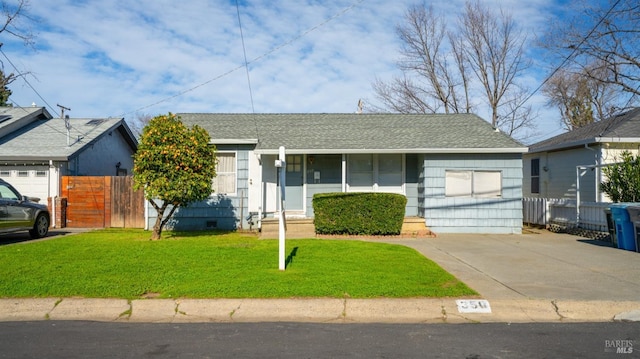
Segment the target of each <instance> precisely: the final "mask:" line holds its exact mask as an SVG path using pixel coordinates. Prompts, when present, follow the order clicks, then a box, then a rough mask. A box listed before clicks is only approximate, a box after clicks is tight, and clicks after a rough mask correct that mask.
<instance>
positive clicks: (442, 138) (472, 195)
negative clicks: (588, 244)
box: [148, 114, 527, 233]
mask: <svg viewBox="0 0 640 359" xmlns="http://www.w3.org/2000/svg"><path fill="white" fill-rule="evenodd" d="M179 115H180V117H181V118H182V121H183V122H184V123H185V124H186V125H187V126H193V125H198V126H200V127H202V128H204V129H206V130H207V131H208V132H209V134H210V136H211V143H212V144H214V145H216V147H217V149H218V152H217V158H218V166H217V177H216V178H215V179H214V183H213V194H212V196H211V197H210V198H209V200H207V201H203V202H200V203H195V204H192V205H191V206H189V207H185V208H180V209H179V210H178V211H176V213H175V218H174V220H173V222H172V223H170V224H169V227H173V228H175V229H206V228H219V229H236V228H239V227H242V228H245V229H246V228H249V223H248V217H249V216H251V219H252V221H254V222H257V221H259V219H261V218H265V217H274V215H275V212H276V210H277V205H276V203H277V177H278V176H277V170H276V167H275V160H276V159H277V157H278V148H279V147H280V146H284V147H285V150H286V166H285V169H286V171H287V173H286V214H287V217H297V218H310V217H313V206H312V199H313V195H314V194H316V193H325V192H393V193H400V194H403V195H405V196H406V197H407V199H408V201H407V206H406V216H420V217H423V218H424V219H425V223H426V225H427V226H428V227H429V228H430V229H431V230H432V231H433V232H435V233H444V232H467V233H469V232H475V233H521V230H522V154H523V153H524V152H526V150H527V148H526V147H524V146H523V145H521V144H520V143H518V142H516V141H515V140H513V139H512V138H510V137H509V136H507V135H505V134H503V133H500V132H499V131H497V130H494V129H493V128H492V127H491V125H490V124H488V123H487V122H486V121H484V120H482V119H481V118H479V117H477V116H475V115H470V114H451V115H402V114H179ZM155 216H156V215H155V212H154V211H153V209H152V208H149V216H148V217H149V218H148V224H149V225H153V223H154V222H155Z"/></svg>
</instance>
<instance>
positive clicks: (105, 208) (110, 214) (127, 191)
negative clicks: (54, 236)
mask: <svg viewBox="0 0 640 359" xmlns="http://www.w3.org/2000/svg"><path fill="white" fill-rule="evenodd" d="M61 194H62V197H63V198H66V202H67V203H66V223H64V224H62V226H66V227H73V228H107V227H117V228H144V193H143V192H142V191H134V190H133V177H131V176H119V177H95V176H63V177H62V191H61Z"/></svg>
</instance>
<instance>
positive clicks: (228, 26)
mask: <svg viewBox="0 0 640 359" xmlns="http://www.w3.org/2000/svg"><path fill="white" fill-rule="evenodd" d="M412 3H414V1H410V0H402V1H394V2H389V1H385V0H364V1H357V0H335V1H324V2H320V1H314V0H302V1H296V0H281V1H276V2H273V1H269V0H259V1H241V5H240V18H241V22H242V32H243V35H244V42H245V48H246V55H247V59H248V60H249V61H252V60H254V59H256V58H258V60H256V61H253V62H251V63H250V65H249V69H250V80H251V87H252V93H253V100H254V106H255V110H256V111H257V112H354V111H355V110H356V104H357V102H358V99H361V98H365V99H367V100H374V96H373V93H372V89H371V83H372V82H373V81H374V80H375V78H376V77H380V78H382V79H390V78H391V76H392V74H394V73H397V71H396V69H395V61H396V60H397V59H398V57H399V54H398V43H397V39H396V35H395V27H396V25H397V24H398V23H399V22H400V21H402V17H403V13H404V11H405V10H406V9H407V7H408V6H409V5H410V4H412ZM488 4H494V5H495V6H497V5H498V4H500V5H501V6H502V7H503V8H504V9H505V10H508V11H513V15H514V17H515V18H516V20H518V21H519V23H520V24H521V26H523V27H524V28H526V29H544V23H545V21H548V19H549V17H550V14H549V13H548V10H547V9H550V8H552V5H553V3H552V2H551V0H538V1H530V2H525V3H522V2H519V1H515V0H509V1H498V0H495V1H489V2H488ZM434 6H439V7H440V8H441V9H442V10H443V11H446V12H447V13H448V14H456V12H457V11H459V10H460V9H462V8H463V6H464V2H463V1H462V0H451V1H447V2H439V3H437V4H435V3H434ZM492 6H493V5H492ZM347 8H349V10H348V11H346V12H344V13H342V12H343V11H344V10H345V9H347ZM30 13H31V14H32V15H33V16H34V17H35V18H36V19H37V23H36V24H34V27H35V30H36V31H35V32H37V38H36V50H37V51H32V50H30V49H28V48H25V47H24V46H23V45H22V44H21V43H19V42H17V41H15V40H12V39H8V38H7V37H6V36H5V37H4V38H3V40H4V42H5V45H4V46H3V48H2V49H3V51H4V52H5V53H6V54H7V56H9V57H10V59H11V60H12V61H13V62H14V63H16V65H17V66H18V67H19V68H20V70H21V71H30V72H31V73H32V74H33V75H34V76H36V78H37V79H36V78H33V77H31V76H29V77H28V78H29V79H30V82H31V83H32V85H33V86H34V87H35V88H36V90H37V91H38V92H39V93H40V94H41V95H42V97H43V98H44V99H45V100H46V101H47V103H48V104H49V105H50V106H51V105H52V106H54V108H53V109H50V110H51V111H56V112H57V111H58V109H57V108H55V104H56V103H60V104H63V105H65V106H68V107H71V109H72V111H71V112H70V115H71V116H73V117H106V116H120V115H122V114H126V116H125V117H126V118H127V119H132V118H133V117H135V115H136V113H148V114H152V115H155V114H159V113H166V112H168V111H172V112H250V111H251V110H252V109H251V102H250V96H249V90H248V85H247V75H246V70H245V69H244V67H241V66H242V65H243V64H244V55H243V48H242V41H241V38H240V27H239V26H238V13H237V10H236V7H235V2H234V1H222V0H209V1H207V0H193V1H185V2H180V3H176V2H175V1H168V0H162V1H158V0H141V1H133V2H130V1H124V0H104V1H77V0H56V1H53V0H31V8H30ZM337 14H340V16H337V17H335V18H333V19H331V20H330V21H327V19H330V18H332V17H334V16H336V15H337ZM452 20H453V19H452ZM312 28H313V30H312V31H310V32H308V33H306V34H304V35H303V36H301V37H300V35H301V34H303V33H305V32H306V31H308V30H309V29H312ZM283 44H286V45H284V46H283ZM274 49H276V50H274ZM7 66H8V64H6V63H5V69H6V68H7ZM232 70H235V71H232ZM535 70H536V69H532V71H533V72H535ZM531 78H533V79H534V80H533V81H532V82H533V83H535V79H538V80H541V79H542V73H541V72H538V73H534V74H533V75H532V77H531ZM11 88H12V90H13V96H12V100H13V101H15V102H17V103H18V104H19V105H30V104H31V103H32V102H36V103H37V104H38V105H43V103H42V100H41V99H39V98H38V96H37V95H36V94H35V93H34V92H33V91H32V90H31V89H30V88H29V87H28V86H25V85H21V84H18V83H17V82H16V83H14V84H13V85H12V86H11Z"/></svg>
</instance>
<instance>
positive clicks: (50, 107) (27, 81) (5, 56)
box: [0, 44, 55, 113]
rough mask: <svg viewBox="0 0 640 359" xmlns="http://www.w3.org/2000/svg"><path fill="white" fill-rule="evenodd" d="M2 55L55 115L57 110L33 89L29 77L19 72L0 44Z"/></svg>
mask: <svg viewBox="0 0 640 359" xmlns="http://www.w3.org/2000/svg"><path fill="white" fill-rule="evenodd" d="M0 53H2V56H4V58H5V59H7V61H8V62H9V64H10V65H11V67H13V69H14V70H15V71H16V72H17V73H18V75H19V76H20V77H21V78H22V79H23V80H24V82H25V83H26V84H27V86H29V88H31V90H33V92H35V94H36V95H37V96H38V97H39V98H40V99H41V100H42V102H44V104H45V105H47V107H49V110H51V111H52V113H55V110H54V109H53V107H52V106H51V105H49V103H48V102H47V100H45V99H44V97H42V95H40V93H39V92H38V90H36V89H35V87H33V86H32V85H31V83H30V82H29V80H27V77H26V76H25V74H23V73H21V72H20V70H18V68H17V67H16V65H14V64H13V62H12V61H11V60H10V59H9V57H8V56H7V54H5V53H4V51H3V50H2V45H1V44H0Z"/></svg>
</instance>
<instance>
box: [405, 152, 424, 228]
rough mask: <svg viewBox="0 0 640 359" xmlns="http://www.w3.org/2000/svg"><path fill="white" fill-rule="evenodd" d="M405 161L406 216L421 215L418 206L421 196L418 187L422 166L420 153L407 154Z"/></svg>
mask: <svg viewBox="0 0 640 359" xmlns="http://www.w3.org/2000/svg"><path fill="white" fill-rule="evenodd" d="M405 163H406V167H405V168H406V172H405V195H406V197H407V207H406V209H405V216H407V217H415V216H418V215H419V211H418V208H419V207H420V202H419V201H420V198H419V197H418V193H419V189H418V188H419V183H420V171H421V168H422V166H421V165H420V162H419V161H418V155H416V154H407V155H406V156H405Z"/></svg>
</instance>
